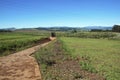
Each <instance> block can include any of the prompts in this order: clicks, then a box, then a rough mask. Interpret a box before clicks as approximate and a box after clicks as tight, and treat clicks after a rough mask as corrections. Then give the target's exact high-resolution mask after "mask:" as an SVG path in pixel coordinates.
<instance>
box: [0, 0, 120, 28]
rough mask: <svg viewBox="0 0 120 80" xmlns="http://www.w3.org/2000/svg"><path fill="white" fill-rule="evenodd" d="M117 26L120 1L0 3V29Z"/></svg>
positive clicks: (8, 0) (9, 0)
mask: <svg viewBox="0 0 120 80" xmlns="http://www.w3.org/2000/svg"><path fill="white" fill-rule="evenodd" d="M114 24H120V0H0V28H11V27H15V28H32V27H52V26H69V27H84V26H113V25H114Z"/></svg>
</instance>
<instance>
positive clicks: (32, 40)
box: [0, 32, 47, 56]
mask: <svg viewBox="0 0 120 80" xmlns="http://www.w3.org/2000/svg"><path fill="white" fill-rule="evenodd" d="M44 37H47V36H46V35H43V34H42V33H38V32H36V33H35V32H4V33H0V56H4V55H8V54H11V53H14V52H16V51H19V50H23V49H25V48H28V47H31V46H33V45H35V44H36V43H37V41H38V40H40V39H41V38H44Z"/></svg>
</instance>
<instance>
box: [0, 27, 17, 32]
mask: <svg viewBox="0 0 120 80" xmlns="http://www.w3.org/2000/svg"><path fill="white" fill-rule="evenodd" d="M15 30H16V29H15V28H4V29H0V32H11V31H15Z"/></svg>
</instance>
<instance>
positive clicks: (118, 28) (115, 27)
mask: <svg viewBox="0 0 120 80" xmlns="http://www.w3.org/2000/svg"><path fill="white" fill-rule="evenodd" d="M112 31H113V32H120V25H114V26H113V28H112Z"/></svg>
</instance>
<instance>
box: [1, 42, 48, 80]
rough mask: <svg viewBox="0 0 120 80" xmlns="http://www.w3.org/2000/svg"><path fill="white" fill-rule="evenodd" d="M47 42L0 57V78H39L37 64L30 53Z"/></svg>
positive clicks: (24, 79) (29, 79)
mask: <svg viewBox="0 0 120 80" xmlns="http://www.w3.org/2000/svg"><path fill="white" fill-rule="evenodd" d="M49 42H50V41H47V42H44V43H42V44H40V45H37V46H34V47H32V48H29V49H26V50H23V51H20V52H17V53H14V54H11V55H8V56H4V57H0V80H41V75H40V71H39V66H38V64H37V62H36V60H35V59H34V58H33V57H31V56H30V55H31V54H32V53H34V52H35V51H37V50H38V49H40V48H41V47H43V46H45V45H47V44H48V43H49Z"/></svg>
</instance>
